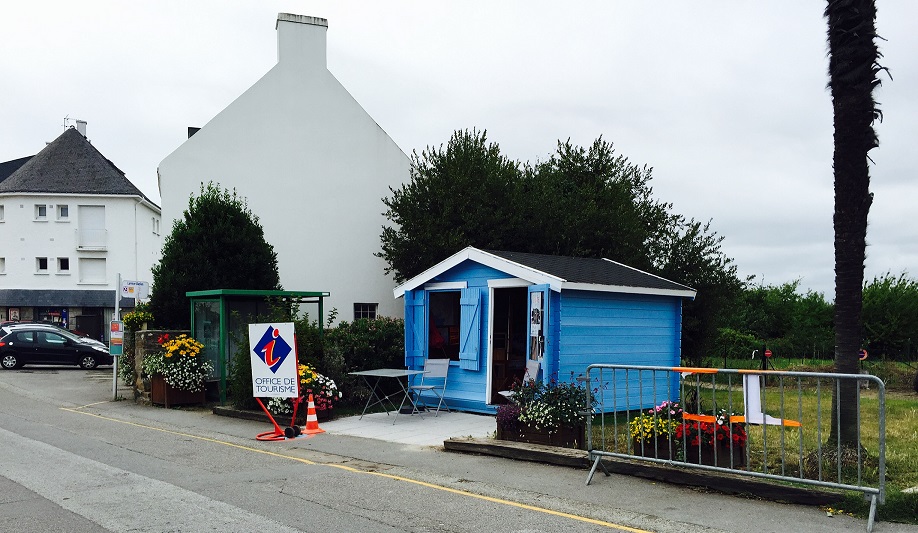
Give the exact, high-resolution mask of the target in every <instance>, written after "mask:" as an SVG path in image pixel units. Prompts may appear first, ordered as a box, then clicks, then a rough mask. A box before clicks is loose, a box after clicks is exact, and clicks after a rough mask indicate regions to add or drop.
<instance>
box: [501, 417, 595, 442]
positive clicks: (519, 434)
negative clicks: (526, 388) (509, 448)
mask: <svg viewBox="0 0 918 533" xmlns="http://www.w3.org/2000/svg"><path fill="white" fill-rule="evenodd" d="M497 438H498V439H500V440H510V441H515V442H528V443H530V444H543V445H546V446H558V447H561V448H581V449H582V448H583V446H584V427H583V426H582V425H581V426H563V427H561V428H557V429H553V430H552V431H551V432H549V428H535V427H532V426H530V425H529V424H526V423H523V422H519V423H518V424H517V427H516V430H513V429H504V428H501V427H500V426H498V427H497Z"/></svg>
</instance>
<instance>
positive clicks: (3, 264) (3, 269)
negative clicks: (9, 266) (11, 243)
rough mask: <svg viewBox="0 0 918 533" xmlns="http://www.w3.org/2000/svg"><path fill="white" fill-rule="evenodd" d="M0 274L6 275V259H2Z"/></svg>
mask: <svg viewBox="0 0 918 533" xmlns="http://www.w3.org/2000/svg"><path fill="white" fill-rule="evenodd" d="M0 274H6V258H5V257H0Z"/></svg>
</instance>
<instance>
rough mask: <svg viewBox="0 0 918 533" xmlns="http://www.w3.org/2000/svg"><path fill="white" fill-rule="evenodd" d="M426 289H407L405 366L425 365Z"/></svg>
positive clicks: (418, 366) (417, 366)
mask: <svg viewBox="0 0 918 533" xmlns="http://www.w3.org/2000/svg"><path fill="white" fill-rule="evenodd" d="M424 324H426V322H425V321H424V291H423V290H414V291H405V366H406V367H408V368H421V367H423V366H424V346H425V344H426V342H427V337H426V333H427V328H425V327H424Z"/></svg>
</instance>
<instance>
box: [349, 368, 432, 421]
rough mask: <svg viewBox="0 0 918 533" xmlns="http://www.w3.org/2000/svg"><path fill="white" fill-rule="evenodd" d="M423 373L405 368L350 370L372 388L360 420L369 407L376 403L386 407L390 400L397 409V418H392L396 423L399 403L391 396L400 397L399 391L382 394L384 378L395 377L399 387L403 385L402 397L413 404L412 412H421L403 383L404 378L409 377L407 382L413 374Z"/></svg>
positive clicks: (352, 374)
mask: <svg viewBox="0 0 918 533" xmlns="http://www.w3.org/2000/svg"><path fill="white" fill-rule="evenodd" d="M423 373H424V371H423V370H405V369H404V368H377V369H375V370H361V371H359V372H349V374H350V375H351V376H361V377H362V378H363V381H364V382H365V383H366V384H367V387H369V388H370V397H369V398H367V403H366V405H364V406H363V412H362V413H360V418H358V420H360V419H362V418H363V415H365V414H366V412H367V409H369V408H370V407H373V406H374V405H383V408H385V405H384V404H385V402H389V405H391V406H392V408H393V409H394V410H395V418H394V419H393V420H392V423H393V424H394V423H395V420H397V419H398V413H399V408H398V405H396V404H395V403H394V402H393V401H392V400H390V399H389V398H391V397H392V396H396V397H398V396H399V393H398V392H393V393H392V394H388V395H386V396H382V394H383V393H382V391H381V390H380V389H379V382H380V381H382V379H383V378H388V379H394V380H395V381H396V382H397V383H398V385H399V387H401V389H402V390H401V394H402V396H401V398H404V399H405V400H408V402H409V403H410V404H411V412H412V413H416V412H419V411H418V404H416V403H415V401H414V399H413V398H412V397H411V394H409V393H408V386H407V383H403V382H402V378H408V379H407V380H405V381H406V382H407V381H408V380H410V379H411V376H416V375H418V374H423ZM373 378H376V379H375V380H374V379H373ZM401 403H402V404H403V403H404V402H401ZM388 414H389V411H388V410H386V415H388Z"/></svg>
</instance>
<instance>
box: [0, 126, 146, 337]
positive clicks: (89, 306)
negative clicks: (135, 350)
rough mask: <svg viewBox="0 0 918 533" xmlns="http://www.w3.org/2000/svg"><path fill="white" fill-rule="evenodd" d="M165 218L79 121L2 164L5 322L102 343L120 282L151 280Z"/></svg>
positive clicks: (1, 305)
mask: <svg viewBox="0 0 918 533" xmlns="http://www.w3.org/2000/svg"><path fill="white" fill-rule="evenodd" d="M160 216H161V214H160V208H159V206H157V205H156V204H154V203H153V202H151V201H150V199H149V198H147V197H146V196H144V194H143V193H142V192H140V190H139V189H138V188H137V187H135V186H134V185H133V184H132V183H131V182H130V181H129V180H128V179H127V178H126V177H125V175H124V173H123V172H121V171H120V170H119V169H118V168H117V167H116V166H115V165H114V164H113V163H112V162H111V161H109V160H108V159H107V158H106V157H105V156H104V155H102V154H101V153H99V151H98V150H97V149H96V148H95V147H94V146H93V145H92V144H91V143H90V141H89V140H88V139H87V138H86V123H85V122H82V121H79V122H77V128H73V127H71V128H68V129H66V130H64V133H62V134H61V135H60V136H59V137H58V138H57V139H55V140H54V141H53V142H51V143H48V144H47V146H45V147H44V148H43V149H42V150H41V151H40V152H38V153H37V154H36V155H34V156H32V157H24V158H20V159H16V160H12V161H7V162H5V163H0V320H36V321H47V322H53V323H56V324H60V325H62V326H64V327H67V328H69V329H75V330H80V331H82V332H84V333H86V334H89V335H91V336H93V337H95V338H105V334H106V333H107V330H108V328H107V326H106V324H107V323H108V322H109V321H110V320H111V319H112V315H113V313H114V308H115V294H116V290H117V289H118V288H119V287H118V286H117V285H118V281H117V278H118V274H119V273H120V274H121V275H122V277H123V278H125V279H131V280H140V281H149V280H151V279H152V274H151V269H152V267H153V265H154V264H156V263H157V262H158V261H159V259H160V253H161V250H162V236H161V220H160ZM118 292H120V291H118ZM119 304H120V305H122V306H132V305H133V304H134V302H133V300H132V299H131V300H128V299H122V300H120V301H119Z"/></svg>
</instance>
